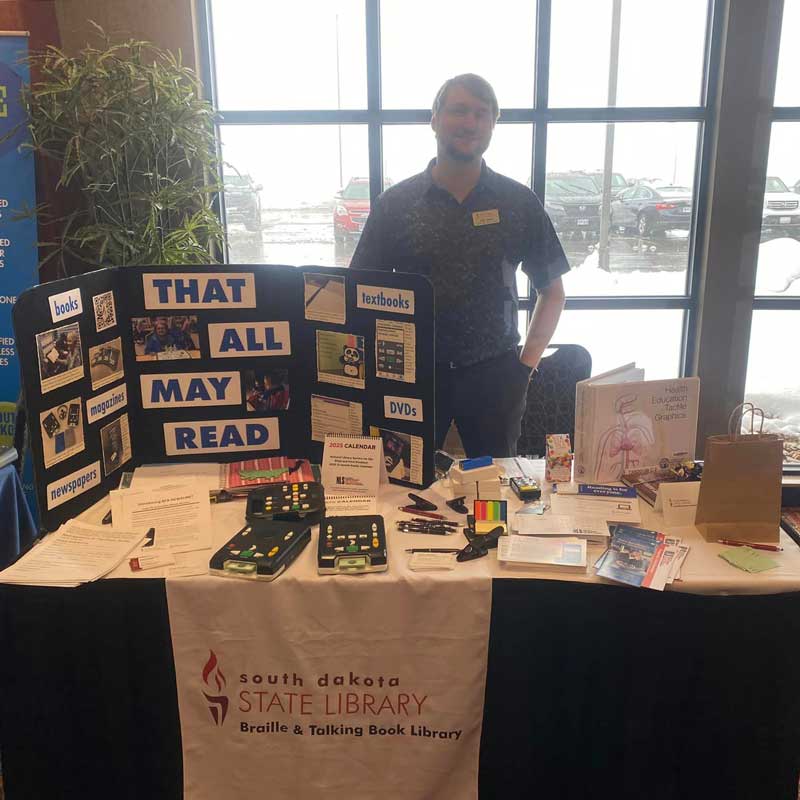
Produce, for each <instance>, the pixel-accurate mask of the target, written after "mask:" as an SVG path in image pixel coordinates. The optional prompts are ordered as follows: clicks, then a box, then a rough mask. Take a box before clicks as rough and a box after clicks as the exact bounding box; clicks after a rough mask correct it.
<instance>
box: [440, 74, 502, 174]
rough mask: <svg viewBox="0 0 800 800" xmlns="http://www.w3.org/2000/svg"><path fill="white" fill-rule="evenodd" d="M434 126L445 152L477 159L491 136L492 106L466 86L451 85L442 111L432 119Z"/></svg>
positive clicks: (466, 158) (464, 158)
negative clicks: (471, 92) (469, 90)
mask: <svg viewBox="0 0 800 800" xmlns="http://www.w3.org/2000/svg"><path fill="white" fill-rule="evenodd" d="M431 128H433V131H434V133H435V134H436V141H437V142H438V143H439V148H440V150H442V151H443V152H444V153H445V154H446V155H448V156H449V157H450V158H452V159H454V160H456V161H463V162H471V161H475V160H477V159H480V157H481V156H482V155H483V154H484V153H485V152H486V148H487V147H489V142H490V141H491V139H492V131H493V130H494V116H493V114H492V107H491V106H490V105H489V104H488V103H484V102H483V100H480V99H479V98H477V97H475V95H474V94H470V92H468V91H467V90H466V89H465V88H464V87H463V86H459V85H455V86H451V87H450V89H449V90H448V91H447V94H446V95H445V98H444V103H443V104H442V107H441V108H440V109H439V113H438V114H435V115H434V116H433V119H431Z"/></svg>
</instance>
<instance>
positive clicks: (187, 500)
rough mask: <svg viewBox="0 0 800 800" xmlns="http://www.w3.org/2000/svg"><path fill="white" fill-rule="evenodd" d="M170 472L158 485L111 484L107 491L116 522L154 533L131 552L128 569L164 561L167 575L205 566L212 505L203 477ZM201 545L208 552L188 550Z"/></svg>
mask: <svg viewBox="0 0 800 800" xmlns="http://www.w3.org/2000/svg"><path fill="white" fill-rule="evenodd" d="M172 477H173V478H174V480H175V482H174V483H168V484H167V485H164V483H167V482H168V481H169V478H168V477H166V476H165V477H164V479H163V480H162V485H161V486H160V487H159V488H155V487H153V488H148V489H147V490H138V489H136V488H131V489H115V490H113V491H112V492H111V493H110V498H111V516H112V520H113V523H114V527H115V528H117V527H121V528H122V529H130V528H132V529H134V530H142V529H143V530H146V531H149V530H150V529H153V531H154V539H153V540H152V541H149V542H148V543H147V545H146V546H145V547H142V548H141V549H140V550H138V551H136V552H135V553H133V554H132V558H131V564H130V569H129V570H127V571H126V573H125V574H126V575H129V574H130V573H132V572H142V571H145V570H148V569H154V568H156V567H166V568H167V569H166V576H167V577H168V578H177V577H184V576H188V575H200V574H205V573H206V572H207V571H208V559H209V558H210V555H211V554H210V549H211V505H210V502H209V495H208V487H207V483H206V482H204V481H202V480H199V479H197V478H195V479H192V480H185V479H184V481H183V482H181V481H180V479H179V478H178V477H177V476H172ZM135 485H136V481H135V480H134V486H135ZM140 485H141V484H140ZM145 485H146V484H145ZM201 551H207V552H208V555H207V556H203V557H202V558H201V557H199V556H198V557H195V556H193V555H191V554H193V553H199V552H201ZM115 577H119V576H118V575H115Z"/></svg>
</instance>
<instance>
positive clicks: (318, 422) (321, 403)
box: [311, 394, 363, 442]
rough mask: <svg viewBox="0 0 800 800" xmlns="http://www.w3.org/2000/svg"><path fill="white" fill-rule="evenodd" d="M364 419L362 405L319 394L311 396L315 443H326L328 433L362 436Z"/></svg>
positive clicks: (313, 439) (312, 434) (312, 428)
mask: <svg viewBox="0 0 800 800" xmlns="http://www.w3.org/2000/svg"><path fill="white" fill-rule="evenodd" d="M362 419H363V408H362V406H361V403H353V402H352V401H350V400H341V399H339V398H337V397H323V396H322V395H319V394H312V395H311V439H312V441H314V442H324V441H325V434H327V433H347V434H350V435H351V436H361V434H362V433H363V427H362V426H363V422H362Z"/></svg>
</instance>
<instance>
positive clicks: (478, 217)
mask: <svg viewBox="0 0 800 800" xmlns="http://www.w3.org/2000/svg"><path fill="white" fill-rule="evenodd" d="M498 222H500V212H499V211H498V210H497V209H496V208H490V209H488V210H487V211H473V212H472V224H473V225H474V226H475V227H478V226H479V225H497V223H498Z"/></svg>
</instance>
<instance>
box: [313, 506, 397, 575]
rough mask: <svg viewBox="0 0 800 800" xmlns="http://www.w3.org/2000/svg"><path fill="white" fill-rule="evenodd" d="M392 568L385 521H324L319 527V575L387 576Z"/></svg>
mask: <svg viewBox="0 0 800 800" xmlns="http://www.w3.org/2000/svg"><path fill="white" fill-rule="evenodd" d="M388 568H389V560H388V555H387V552H386V530H385V528H384V525H383V517H382V516H380V515H366V516H360V517H324V518H323V520H322V522H320V525H319V544H318V547H317V571H318V572H319V573H320V575H335V574H337V573H362V572H384V571H385V570H387V569H388Z"/></svg>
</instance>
